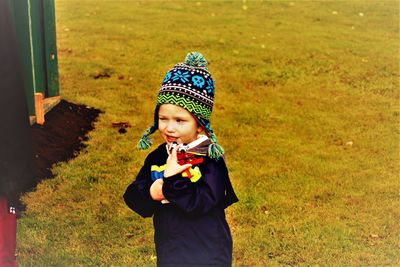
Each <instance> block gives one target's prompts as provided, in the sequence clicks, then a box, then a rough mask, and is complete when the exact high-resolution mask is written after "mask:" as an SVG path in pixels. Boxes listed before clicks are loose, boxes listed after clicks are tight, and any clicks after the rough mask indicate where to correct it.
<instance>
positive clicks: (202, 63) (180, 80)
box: [138, 52, 224, 159]
mask: <svg viewBox="0 0 400 267" xmlns="http://www.w3.org/2000/svg"><path fill="white" fill-rule="evenodd" d="M207 65H208V62H207V60H206V59H205V58H204V56H203V55H202V54H201V53H199V52H190V53H188V54H187V56H186V58H185V61H184V62H182V63H178V64H176V65H175V66H174V67H173V68H172V69H171V70H169V71H168V72H167V74H166V75H165V76H164V79H163V81H162V84H161V87H160V91H159V92H158V96H157V105H156V111H155V114H154V123H153V125H152V126H151V127H149V128H147V129H146V131H145V132H144V133H143V135H142V138H141V139H140V140H139V143H138V148H139V149H140V150H144V149H148V148H149V147H150V146H151V144H152V142H151V139H150V138H149V136H150V135H151V134H152V133H154V132H155V131H156V130H157V129H158V114H157V113H158V109H159V107H160V106H161V105H162V104H173V105H176V106H179V107H182V108H184V109H186V110H187V111H189V112H190V113H192V114H193V116H194V117H195V118H196V119H197V121H198V122H199V124H200V125H201V126H202V127H203V128H204V130H205V132H206V134H207V136H208V137H209V138H210V141H211V144H210V145H209V147H208V156H209V157H210V158H213V159H218V158H220V157H221V156H223V155H224V150H223V149H222V147H221V146H220V145H218V143H217V137H216V136H215V134H214V132H213V130H212V129H211V126H210V117H211V112H212V108H213V104H214V80H213V79H212V77H211V74H210V73H209V71H208V69H207Z"/></svg>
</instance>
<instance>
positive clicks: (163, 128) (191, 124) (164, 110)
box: [158, 104, 203, 144]
mask: <svg viewBox="0 0 400 267" xmlns="http://www.w3.org/2000/svg"><path fill="white" fill-rule="evenodd" d="M158 130H159V131H160V134H161V137H162V138H163V139H164V140H165V141H166V142H167V143H168V144H170V143H173V142H177V143H178V144H188V143H190V142H192V141H194V140H196V139H197V135H198V134H199V133H201V132H202V131H203V127H201V126H199V125H198V123H197V121H196V119H195V118H194V117H193V115H192V114H191V113H190V112H189V111H187V110H186V109H184V108H181V107H178V106H175V105H172V104H163V105H161V106H160V109H159V111H158Z"/></svg>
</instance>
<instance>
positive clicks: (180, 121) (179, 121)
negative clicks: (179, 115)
mask: <svg viewBox="0 0 400 267" xmlns="http://www.w3.org/2000/svg"><path fill="white" fill-rule="evenodd" d="M176 122H178V123H183V122H185V120H182V119H177V120H176Z"/></svg>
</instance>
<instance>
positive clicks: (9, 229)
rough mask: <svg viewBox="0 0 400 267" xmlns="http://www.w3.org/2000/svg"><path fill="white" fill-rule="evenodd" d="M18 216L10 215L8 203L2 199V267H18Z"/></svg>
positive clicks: (0, 260)
mask: <svg viewBox="0 0 400 267" xmlns="http://www.w3.org/2000/svg"><path fill="white" fill-rule="evenodd" d="M16 230H17V216H16V214H15V213H10V209H9V207H8V201H7V198H5V197H0V267H17V266H18V264H17V260H16V257H15V249H16V237H17V231H16Z"/></svg>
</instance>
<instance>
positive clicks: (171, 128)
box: [166, 122, 175, 133]
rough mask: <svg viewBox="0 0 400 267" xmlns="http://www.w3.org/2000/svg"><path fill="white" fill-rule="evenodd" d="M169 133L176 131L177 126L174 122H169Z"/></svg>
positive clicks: (167, 128)
mask: <svg viewBox="0 0 400 267" xmlns="http://www.w3.org/2000/svg"><path fill="white" fill-rule="evenodd" d="M166 130H167V132H170V133H172V132H174V131H175V125H174V123H173V122H168V124H167V127H166Z"/></svg>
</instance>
